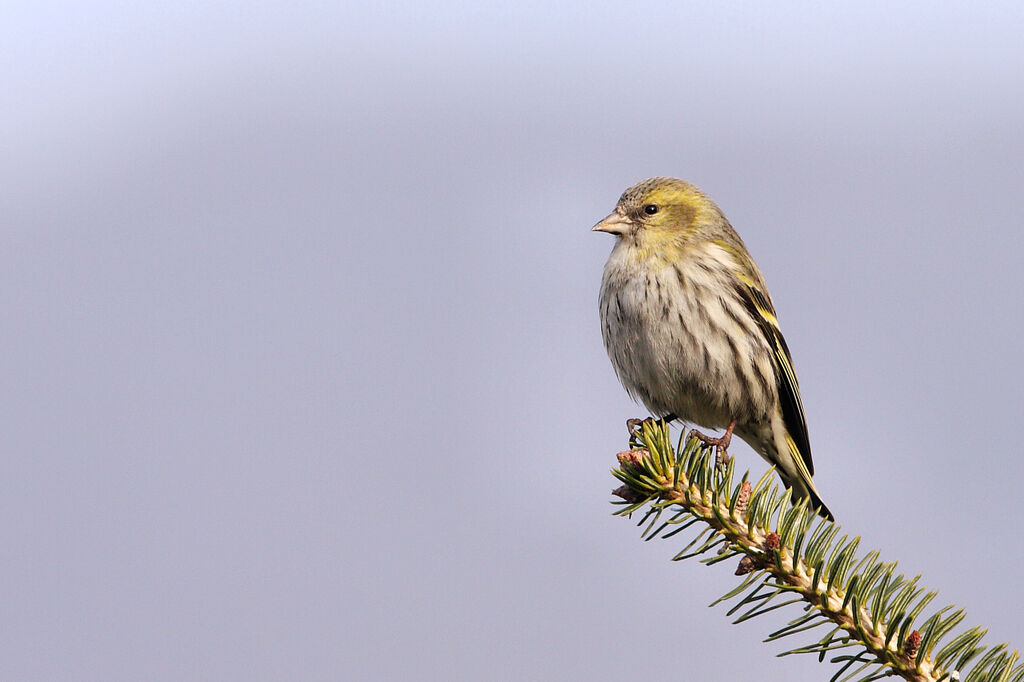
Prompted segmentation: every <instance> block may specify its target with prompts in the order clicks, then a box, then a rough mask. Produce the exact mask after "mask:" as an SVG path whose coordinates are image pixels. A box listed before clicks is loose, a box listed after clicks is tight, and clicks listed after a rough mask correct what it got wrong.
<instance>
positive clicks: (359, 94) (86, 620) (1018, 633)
mask: <svg viewBox="0 0 1024 682" xmlns="http://www.w3.org/2000/svg"><path fill="white" fill-rule="evenodd" d="M367 4H369V3H360V4H359V5H355V4H350V5H346V4H342V5H338V6H330V5H326V4H325V5H320V4H316V3H289V4H285V3H281V4H280V5H273V4H268V3H237V4H236V3H231V4H229V3H216V4H215V6H212V7H211V6H209V5H208V4H207V3H177V4H174V5H170V4H168V5H156V6H151V7H148V8H136V7H129V6H126V5H124V4H123V3H113V2H110V3H78V4H73V3H68V4H61V3H33V4H31V5H29V4H28V3H23V4H21V5H20V6H10V5H5V6H3V8H0V45H2V47H0V51H2V54H3V55H4V59H2V60H0V77H2V82H3V83H4V84H5V88H4V90H5V92H6V93H7V96H5V97H4V98H2V99H0V130H2V138H0V139H2V145H3V153H2V154H0V220H2V226H3V229H2V231H0V258H2V264H3V267H0V291H2V292H3V293H2V295H3V315H2V319H3V333H2V334H0V375H2V377H3V386H4V391H3V394H4V396H5V398H4V400H3V409H2V410H0V443H2V448H3V457H2V458H0V546H2V547H3V548H4V551H3V552H0V576H2V578H0V604H3V608H2V610H0V625H2V629H3V633H4V634H3V640H4V645H3V649H4V654H3V655H2V656H0V678H3V679H5V680H7V679H10V680H55V679H78V680H85V679H88V680H138V679H146V680H181V679H210V680H214V679H216V680H231V679H239V680H240V679H247V680H248V679H253V680H276V679H303V680H338V679H366V680H391V679H417V680H446V679H474V680H475V679H480V680H518V679H545V680H546V679H552V680H553V679H566V680H571V679H584V678H587V679H592V680H605V679H607V680H613V679H624V678H627V677H630V678H639V677H650V676H663V675H669V674H675V675H676V676H680V675H681V676H682V678H683V679H708V680H716V679H727V678H732V679H745V678H753V677H754V676H755V675H756V676H757V677H758V679H780V678H782V676H783V675H787V676H789V679H798V680H799V679H808V680H810V679H825V675H826V672H827V674H829V675H830V674H831V672H832V671H831V670H830V669H828V668H826V667H824V666H820V665H819V664H818V663H817V662H816V661H815V660H794V659H792V658H787V659H782V660H779V659H776V658H774V656H773V655H774V654H775V653H777V652H778V651H781V650H782V648H781V647H780V646H777V645H764V644H761V643H760V640H761V638H763V637H764V636H765V635H766V634H767V633H768V632H770V631H771V630H772V629H775V627H777V626H778V624H780V623H782V622H783V619H782V617H778V618H774V619H772V618H771V617H767V618H764V619H761V620H760V621H753V622H752V623H747V624H744V625H741V626H732V625H730V624H729V621H728V619H727V618H726V616H725V613H724V609H721V608H719V609H715V610H709V609H707V608H706V605H707V604H708V603H709V602H710V601H712V600H713V599H714V598H716V597H717V596H718V595H719V594H720V593H722V592H724V591H726V590H727V589H728V588H729V587H730V586H731V585H733V584H734V578H733V577H732V575H731V572H732V571H731V570H730V568H729V567H722V566H719V567H716V568H713V569H709V568H705V567H702V566H699V565H697V564H681V565H680V564H673V563H671V562H670V561H669V558H670V557H671V556H672V555H673V554H674V553H675V551H677V550H678V548H679V544H678V543H675V544H673V543H671V542H662V543H657V542H656V543H646V544H645V543H642V542H641V541H640V540H639V532H638V529H636V528H635V527H633V526H632V525H631V524H630V523H628V522H626V521H622V520H619V519H615V518H612V517H611V516H610V514H611V511H612V507H611V505H610V504H609V500H610V496H609V494H608V491H609V490H611V488H612V487H614V485H615V482H614V480H613V478H612V477H611V475H610V474H609V469H610V468H611V467H612V466H613V465H614V461H615V460H614V454H615V452H616V451H617V450H620V449H622V448H623V447H624V445H625V429H624V421H625V419H626V418H627V417H632V416H642V415H643V413H642V411H641V409H640V408H639V407H638V406H636V405H633V404H632V403H631V402H630V401H629V399H628V398H627V396H626V395H625V392H624V391H623V390H622V389H621V388H620V387H619V386H618V384H617V382H616V380H615V377H614V374H613V371H612V368H611V366H610V364H609V362H608V360H607V358H606V356H605V353H604V349H603V347H602V346H601V339H600V331H599V328H598V324H597V303H596V300H597V289H598V284H599V280H600V274H601V269H602V267H603V264H604V260H605V258H606V256H607V254H608V252H609V250H610V249H611V245H612V244H611V239H610V238H609V237H607V236H606V235H595V234H591V233H590V232H589V228H590V226H591V225H592V224H593V223H594V221H596V220H597V219H599V218H601V217H602V216H604V215H605V214H606V213H607V212H608V211H609V210H610V209H611V208H612V207H613V205H614V203H615V200H616V199H617V197H618V195H619V193H620V192H621V191H622V190H623V189H624V188H626V187H627V186H628V185H630V184H632V183H633V182H635V181H637V180H639V179H642V178H644V177H648V176H652V175H676V176H680V177H683V178H685V179H687V180H690V181H692V182H694V183H695V184H697V185H698V186H700V187H701V188H702V189H704V190H705V191H706V192H707V193H708V194H709V195H710V196H712V197H713V198H714V199H715V200H716V201H717V202H718V203H719V204H720V205H721V206H722V208H723V209H724V210H725V212H726V214H727V215H728V216H729V218H730V219H731V221H732V223H733V225H734V226H735V227H736V228H737V230H738V231H739V232H740V234H741V235H742V237H743V238H744V240H745V241H746V243H747V245H748V246H749V248H750V250H751V252H752V253H753V254H754V256H755V258H756V259H757V260H758V262H759V264H760V266H761V269H762V270H763V272H764V273H765V276H766V278H767V280H768V283H769V285H770V287H771V291H772V294H773V296H774V298H775V303H776V306H777V308H778V311H779V316H780V320H781V323H782V326H783V331H784V332H785V334H786V337H787V340H788V341H789V345H790V347H791V349H792V351H793V355H794V359H795V363H796V368H797V371H798V373H799V376H800V380H801V387H802V390H803V397H804V402H805V407H806V412H807V418H808V426H809V430H810V436H811V443H812V446H813V449H814V458H815V464H816V470H817V475H816V476H815V480H816V482H817V484H818V487H819V489H820V491H821V494H822V496H823V497H824V499H825V500H826V501H827V502H828V504H829V506H830V507H831V508H832V510H833V511H834V512H835V513H836V516H837V517H838V519H839V521H840V522H841V523H842V524H843V525H844V528H845V529H846V530H847V531H849V532H852V533H855V534H860V535H862V536H863V538H864V544H865V546H867V547H871V548H878V549H881V550H882V551H883V555H884V556H885V557H886V558H889V559H898V560H899V561H900V562H901V566H902V568H903V570H905V571H906V572H908V573H910V574H916V573H923V574H924V576H923V581H924V583H925V584H927V585H929V586H930V587H932V588H936V589H939V590H940V595H939V598H938V601H941V602H944V603H945V602H956V603H957V604H959V605H960V606H964V607H966V608H967V609H968V615H967V622H968V623H970V624H974V623H980V624H982V625H985V626H987V627H989V628H990V629H991V630H990V635H989V639H988V641H990V642H993V643H994V642H999V641H1009V642H1010V643H1011V645H1012V646H1024V631H1022V630H1021V628H1020V621H1019V617H1018V614H1019V613H1021V612H1022V611H1024V597H1022V596H1021V594H1020V591H1019V590H1017V589H1015V586H1016V585H1017V584H1018V582H1019V576H1018V574H1019V565H1020V563H1021V560H1022V558H1024V555H1022V546H1024V543H1022V542H1021V541H1020V539H1019V534H1020V527H1021V524H1022V522H1024V512H1021V509H1020V505H1019V504H1018V502H1017V500H1018V498H1019V487H1020V480H1021V477H1022V474H1024V466H1022V463H1021V462H1022V460H1021V457H1020V449H1021V446H1020V442H1019V438H1018V437H1017V435H1016V431H1015V427H1016V426H1017V425H1019V424H1020V423H1021V422H1022V421H1024V358H1022V354H1021V351H1020V348H1021V338H1022V334H1024V306H1022V305H1021V300H1022V295H1021V289H1022V284H1024V274H1022V272H1021V266H1022V258H1021V253H1022V246H1024V244H1022V241H1024V239H1022V237H1021V218H1022V209H1021V205H1020V197H1021V191H1022V189H1024V125H1022V121H1024V78H1022V74H1024V50H1022V49H1021V41H1020V36H1021V35H1022V32H1024V10H1022V9H1021V6H1020V5H1019V4H1016V3H1005V4H1001V5H995V4H990V5H988V6H987V7H986V8H980V7H979V6H977V5H972V6H968V5H967V4H964V5H963V6H959V7H958V6H951V5H945V6H942V7H939V6H937V5H935V4H934V3H918V4H916V6H910V5H908V6H905V7H903V8H895V7H892V6H890V5H889V4H882V3H857V4H856V6H855V8H854V6H852V5H851V6H850V7H847V8H823V7H821V6H819V5H818V4H817V3H794V4H791V5H789V6H788V7H786V8H785V9H779V8H778V6H775V7H773V8H772V9H771V10H768V9H758V8H756V7H753V6H749V5H746V4H743V3H716V4H715V9H713V10H712V9H710V8H709V7H710V6H709V7H699V6H696V5H688V4H685V3H639V4H634V5H631V6H630V8H629V9H626V8H625V7H623V8H612V7H595V6H592V5H591V4H590V3H573V4H552V3H540V2H525V3H516V4H515V5H513V4H511V3H508V4H503V5H500V6H499V5H493V6H491V5H486V4H484V5H481V4H470V3H467V4H465V5H454V4H447V3H421V4H418V5H415V6H413V5H405V4H402V3H390V4H383V5H380V6H379V8H377V9H371V8H368V7H366V6H365V5H367ZM734 454H737V455H738V456H739V457H740V465H741V466H743V467H748V468H751V469H752V470H754V471H755V472H757V473H758V474H759V473H760V472H761V471H763V469H764V464H763V463H762V462H761V460H760V459H759V458H757V457H756V456H754V455H753V453H751V452H750V451H749V450H748V449H747V448H745V447H742V448H739V447H737V448H736V449H735V453H734Z"/></svg>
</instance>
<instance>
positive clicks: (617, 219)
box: [591, 211, 633, 237]
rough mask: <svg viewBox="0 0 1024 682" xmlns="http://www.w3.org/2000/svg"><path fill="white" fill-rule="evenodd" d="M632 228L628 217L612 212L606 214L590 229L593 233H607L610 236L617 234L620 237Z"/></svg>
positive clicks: (631, 222)
mask: <svg viewBox="0 0 1024 682" xmlns="http://www.w3.org/2000/svg"><path fill="white" fill-rule="evenodd" d="M632 227H633V221H632V220H630V219H629V218H628V217H626V216H624V215H622V214H621V213H619V212H618V211H613V212H612V213H610V214H608V216H607V217H605V218H604V219H603V220H602V221H601V222H599V223H598V224H597V225H594V227H592V228H591V229H592V230H594V231H595V232H608V233H610V234H617V235H619V236H620V237H621V236H622V235H624V234H626V233H627V232H629V230H630V228H632Z"/></svg>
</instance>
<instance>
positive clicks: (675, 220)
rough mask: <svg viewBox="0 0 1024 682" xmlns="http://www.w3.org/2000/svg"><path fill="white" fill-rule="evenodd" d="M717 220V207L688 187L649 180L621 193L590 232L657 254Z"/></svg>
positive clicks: (671, 181) (679, 182)
mask: <svg viewBox="0 0 1024 682" xmlns="http://www.w3.org/2000/svg"><path fill="white" fill-rule="evenodd" d="M721 220H724V218H723V216H722V213H721V211H720V210H719V209H718V206H716V205H715V203H714V202H713V201H711V200H710V199H708V198H707V197H706V196H704V193H703V192H701V191H700V190H699V189H697V188H696V187H694V186H693V185H691V184H690V183H688V182H684V181H682V180H677V179H675V178H651V179H650V180H644V181H643V182H639V183H637V184H635V185H633V186H632V187H630V188H629V189H627V190H626V191H625V192H623V193H622V196H621V197H620V198H619V203H618V204H617V205H616V206H615V210H614V211H612V213H611V214H609V215H608V216H607V217H606V218H604V219H603V220H602V221H601V222H599V223H598V224H597V225H594V228H593V229H594V230H596V231H598V232H608V233H610V234H614V235H615V236H616V237H617V238H618V239H620V240H622V239H624V240H627V241H629V242H631V243H632V244H633V245H634V246H638V247H640V248H642V249H643V250H645V251H648V250H651V251H654V252H658V251H662V250H663V249H665V248H666V247H668V246H682V245H684V244H686V243H687V242H689V241H691V240H693V239H695V238H699V237H700V236H701V233H702V232H704V228H706V227H707V226H710V225H714V224H717V223H719V222H720V221H721Z"/></svg>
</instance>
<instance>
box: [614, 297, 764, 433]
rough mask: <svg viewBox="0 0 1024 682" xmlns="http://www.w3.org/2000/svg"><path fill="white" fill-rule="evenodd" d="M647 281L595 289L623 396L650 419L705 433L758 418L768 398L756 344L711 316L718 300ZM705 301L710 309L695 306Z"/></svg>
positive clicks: (725, 318)
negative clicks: (660, 417)
mask: <svg viewBox="0 0 1024 682" xmlns="http://www.w3.org/2000/svg"><path fill="white" fill-rule="evenodd" d="M648 281H649V280H648V279H647V278H646V277H644V278H638V279H634V280H619V281H618V282H616V281H614V280H613V281H612V282H606V286H605V287H603V288H602V295H601V313H602V332H603V333H604V339H605V345H606V347H607V349H608V354H609V356H610V357H611V360H612V364H613V365H614V366H615V370H616V373H617V374H618V376H619V379H620V381H621V382H622V384H623V386H625V388H626V390H627V391H629V393H630V394H631V395H632V396H633V397H634V398H637V399H639V400H640V401H642V402H643V403H644V405H646V406H647V408H648V409H649V410H651V412H653V413H655V414H666V413H669V412H672V413H674V414H675V415H677V416H678V417H680V418H681V419H683V420H684V421H687V422H691V423H695V424H699V425H701V426H706V427H710V428H721V427H724V426H726V425H728V424H729V422H730V421H732V420H733V419H739V420H741V421H747V420H749V421H758V420H760V419H762V418H764V417H765V416H766V415H767V412H768V408H769V406H770V403H772V402H773V400H774V396H772V395H769V394H770V386H769V385H768V384H767V383H766V382H764V381H758V378H757V371H756V368H755V367H754V364H755V363H757V362H759V361H761V362H760V364H761V365H762V369H763V367H764V366H765V365H766V364H767V363H768V361H767V360H766V358H765V352H766V351H765V348H764V344H763V342H762V343H759V342H758V337H756V336H753V335H751V334H749V333H747V330H745V329H741V328H739V327H738V325H737V323H735V322H733V321H731V320H730V317H729V315H727V314H725V312H724V310H717V309H715V306H716V305H718V306H719V307H722V306H723V305H724V304H722V303H721V302H720V301H719V299H718V298H717V297H697V296H694V295H692V294H687V292H684V291H680V290H676V289H673V283H672V282H670V281H665V280H662V281H661V286H660V287H658V286H654V287H651V286H650V285H649V284H648ZM704 299H706V300H709V301H711V304H710V305H701V304H699V303H698V300H704ZM730 324H732V325H733V326H732V327H730V326H729V325H730Z"/></svg>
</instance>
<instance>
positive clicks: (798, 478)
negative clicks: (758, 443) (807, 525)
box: [776, 438, 836, 521]
mask: <svg viewBox="0 0 1024 682" xmlns="http://www.w3.org/2000/svg"><path fill="white" fill-rule="evenodd" d="M786 444H787V445H788V447H789V450H790V457H789V458H788V459H789V461H785V462H782V461H780V462H776V465H777V467H778V472H779V475H780V476H781V477H782V482H783V483H785V484H786V487H787V488H792V489H793V494H794V496H796V497H807V498H810V500H811V506H812V507H815V508H816V511H817V512H818V514H820V515H821V516H823V517H825V518H826V519H828V520H829V521H835V520H836V517H835V516H833V515H832V512H831V511H830V510H829V508H828V507H826V506H825V503H824V502H822V500H821V496H820V495H819V494H818V489H817V488H816V487H814V479H813V478H811V472H810V471H808V470H807V467H806V466H805V465H804V459H803V457H801V456H800V451H799V449H798V448H797V446H796V443H794V442H793V440H792V439H791V438H786Z"/></svg>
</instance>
